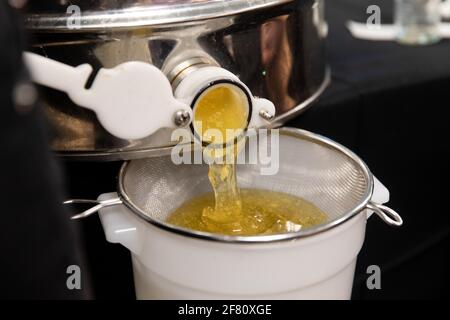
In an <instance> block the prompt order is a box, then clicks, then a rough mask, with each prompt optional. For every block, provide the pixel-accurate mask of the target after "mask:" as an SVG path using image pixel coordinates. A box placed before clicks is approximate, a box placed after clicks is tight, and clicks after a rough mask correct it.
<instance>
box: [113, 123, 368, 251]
mask: <svg viewBox="0 0 450 320" xmlns="http://www.w3.org/2000/svg"><path fill="white" fill-rule="evenodd" d="M279 130H280V135H282V134H284V135H287V136H291V137H299V136H300V137H302V138H303V139H305V138H306V139H308V140H311V141H314V142H316V143H320V144H322V145H325V146H327V147H332V148H334V149H336V150H337V151H340V152H342V153H344V154H345V155H346V156H347V157H349V158H350V159H351V160H352V161H354V162H355V163H356V164H357V165H358V166H360V169H361V171H362V173H363V174H364V178H365V179H366V181H367V189H366V192H365V194H364V196H363V198H362V200H361V202H360V203H359V204H358V205H357V206H355V207H354V208H353V209H352V210H350V211H349V212H348V213H346V214H344V215H342V216H341V217H339V218H338V219H335V220H332V221H330V222H329V223H325V224H320V225H318V226H315V227H310V228H307V229H305V230H300V231H297V232H289V233H282V234H274V235H258V236H229V235H222V234H216V233H209V232H203V231H196V230H190V229H185V228H181V227H177V226H175V225H172V224H169V223H166V222H164V221H159V220H156V219H153V218H151V217H149V216H148V215H147V214H145V212H144V211H143V210H141V209H140V208H139V207H137V206H136V205H135V204H134V203H133V201H132V200H131V199H130V197H129V196H128V194H127V192H126V190H125V187H124V176H125V174H126V170H127V167H128V164H129V162H130V161H126V162H124V164H123V165H122V167H121V168H120V172H119V181H118V196H119V198H120V200H121V201H122V203H123V204H124V205H125V206H126V207H127V208H128V209H130V210H131V211H132V212H133V213H134V214H136V215H137V216H138V217H139V218H141V219H143V220H144V221H146V222H149V223H150V224H152V225H154V226H156V227H158V228H160V229H162V230H165V231H169V232H172V233H174V234H178V235H181V236H187V237H190V238H197V239H203V240H210V241H218V242H226V243H246V244H248V243H269V242H277V241H287V240H296V239H301V238H306V237H311V236H314V235H317V234H319V233H323V232H325V231H328V230H331V229H333V228H336V227H337V226H339V225H341V224H343V223H345V222H347V221H349V220H350V219H352V218H353V217H355V216H356V215H357V214H359V213H361V212H362V211H364V209H366V208H367V206H368V205H369V203H370V199H371V197H372V193H373V188H374V179H373V175H372V173H371V172H370V170H369V168H368V166H367V165H366V164H365V162H364V161H363V160H361V158H359V157H358V156H357V155H356V154H355V153H353V152H352V151H351V150H350V149H348V148H346V147H344V146H343V145H341V144H339V143H337V142H335V141H333V140H331V139H329V138H327V137H324V136H322V135H319V134H316V133H312V132H310V131H306V130H302V129H296V128H289V127H283V128H280V129H279ZM131 161H133V160H131Z"/></svg>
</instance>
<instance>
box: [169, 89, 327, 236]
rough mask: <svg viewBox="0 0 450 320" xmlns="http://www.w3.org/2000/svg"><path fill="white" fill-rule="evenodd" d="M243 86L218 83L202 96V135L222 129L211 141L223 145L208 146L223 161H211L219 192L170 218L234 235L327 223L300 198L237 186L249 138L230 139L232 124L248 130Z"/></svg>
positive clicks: (197, 117)
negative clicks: (239, 161) (238, 157)
mask: <svg viewBox="0 0 450 320" xmlns="http://www.w3.org/2000/svg"><path fill="white" fill-rule="evenodd" d="M239 90H240V89H236V88H233V86H231V85H230V86H219V87H217V88H214V87H213V89H210V90H209V91H208V92H207V93H206V94H203V95H202V96H201V97H200V99H199V102H198V103H197V106H196V109H195V114H194V117H195V119H194V120H195V122H196V123H197V124H200V125H199V126H198V127H196V128H201V130H202V131H201V132H198V133H199V134H200V136H201V137H202V139H210V138H211V135H208V134H207V133H206V132H207V131H208V130H210V129H216V130H217V132H218V133H219V134H218V135H216V136H215V137H213V138H212V139H210V140H209V141H208V143H214V144H219V147H217V146H216V147H215V148H209V147H206V148H205V150H204V151H205V153H206V154H207V156H209V157H210V158H215V159H216V160H219V159H220V160H221V161H218V162H220V163H218V162H216V163H212V164H210V166H209V172H208V177H209V181H210V182H211V186H212V188H213V190H214V192H212V193H206V194H202V195H200V196H198V197H195V198H193V199H190V200H188V201H186V202H185V203H183V204H182V205H181V206H180V207H179V208H178V209H176V210H175V211H174V212H172V213H171V215H170V216H169V218H168V222H169V223H171V224H174V225H177V226H180V227H183V228H187V229H192V230H198V231H204V232H210V233H219V234H224V235H235V236H251V235H270V234H279V233H286V232H296V231H299V230H301V229H304V228H308V227H311V226H314V225H317V224H320V223H323V222H325V221H326V220H327V215H326V214H325V213H324V212H322V211H321V210H320V209H319V208H317V207H316V206H314V205H313V204H312V203H310V202H308V201H305V200H303V199H301V198H299V197H296V196H293V195H290V194H286V193H281V192H275V191H270V190H260V189H239V188H238V185H237V180H236V164H235V161H236V155H237V153H238V151H239V149H241V148H242V146H243V145H244V141H245V140H244V139H237V138H238V136H232V137H231V138H233V140H231V138H230V137H229V136H228V137H227V136H226V133H227V129H228V130H229V129H233V130H236V129H245V127H246V125H247V117H248V105H246V103H247V101H246V96H245V94H243V93H242V92H238V91H239ZM225 137H227V138H225ZM230 141H231V142H232V143H233V142H234V143H235V144H234V145H233V144H232V145H231V148H230V147H228V148H225V147H224V146H221V145H220V144H222V143H225V142H227V143H228V142H230ZM208 148H209V149H208ZM230 154H231V156H230ZM227 155H228V157H227ZM230 159H231V160H230ZM227 160H228V161H227Z"/></svg>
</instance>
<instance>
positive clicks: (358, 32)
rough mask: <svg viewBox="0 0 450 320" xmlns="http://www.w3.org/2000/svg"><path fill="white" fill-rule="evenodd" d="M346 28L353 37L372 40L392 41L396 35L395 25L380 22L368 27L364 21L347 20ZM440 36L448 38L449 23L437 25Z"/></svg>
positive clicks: (449, 32)
mask: <svg viewBox="0 0 450 320" xmlns="http://www.w3.org/2000/svg"><path fill="white" fill-rule="evenodd" d="M347 28H348V30H349V31H350V33H351V34H352V36H353V37H355V38H358V39H364V40H373V41H393V40H395V39H396V37H397V26H396V25H393V24H382V25H379V26H377V28H374V27H369V26H367V24H366V23H361V22H355V21H348V22H347ZM438 33H439V36H440V37H441V38H450V23H441V24H439V26H438Z"/></svg>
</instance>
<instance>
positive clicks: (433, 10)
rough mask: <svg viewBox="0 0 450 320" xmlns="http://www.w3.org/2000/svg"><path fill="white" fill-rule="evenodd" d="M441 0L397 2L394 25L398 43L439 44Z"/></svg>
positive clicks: (399, 0)
mask: <svg viewBox="0 0 450 320" xmlns="http://www.w3.org/2000/svg"><path fill="white" fill-rule="evenodd" d="M440 9H441V0H395V8H394V24H395V25H396V26H397V30H396V35H397V41H398V42H400V43H404V44H412V45H426V44H431V43H436V42H438V41H439V40H440V39H441V37H440V34H439V24H440V22H441V13H440Z"/></svg>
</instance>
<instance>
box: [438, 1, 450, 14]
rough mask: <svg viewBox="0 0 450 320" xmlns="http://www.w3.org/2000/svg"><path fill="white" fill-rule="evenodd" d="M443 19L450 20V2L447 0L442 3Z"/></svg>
mask: <svg viewBox="0 0 450 320" xmlns="http://www.w3.org/2000/svg"><path fill="white" fill-rule="evenodd" d="M440 11H441V17H443V18H450V0H445V1H444V2H442V3H441V9H440Z"/></svg>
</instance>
